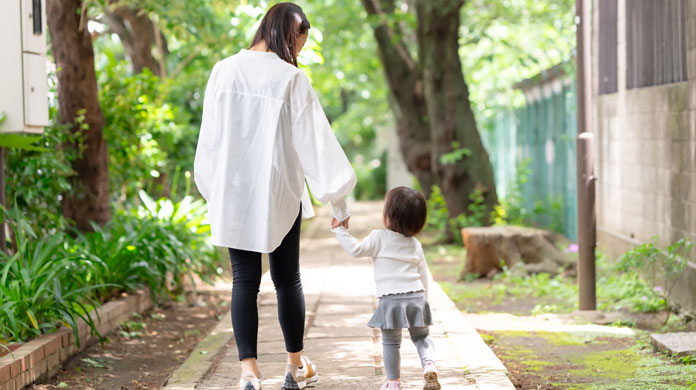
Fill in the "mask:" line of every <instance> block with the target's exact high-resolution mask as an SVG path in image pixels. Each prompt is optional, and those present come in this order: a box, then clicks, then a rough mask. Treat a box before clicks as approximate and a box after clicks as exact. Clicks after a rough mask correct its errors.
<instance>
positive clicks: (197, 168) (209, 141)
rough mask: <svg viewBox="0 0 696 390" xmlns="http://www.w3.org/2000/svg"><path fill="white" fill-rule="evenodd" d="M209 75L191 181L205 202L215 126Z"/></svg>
mask: <svg viewBox="0 0 696 390" xmlns="http://www.w3.org/2000/svg"><path fill="white" fill-rule="evenodd" d="M214 73H215V69H214V68H213V72H212V73H211V75H210V79H209V80H208V85H207V86H206V88H205V95H204V96H203V117H202V119H201V131H200V133H199V135H198V146H197V147H196V157H195V158H194V162H193V180H194V181H195V182H196V187H198V192H200V193H201V195H202V196H203V198H204V199H205V200H206V201H207V200H209V199H210V180H211V175H212V168H213V167H212V164H213V162H212V149H213V142H214V141H213V139H214V130H215V129H214V124H215V104H214V101H215V92H214V88H213V75H214Z"/></svg>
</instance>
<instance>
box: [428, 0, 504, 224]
mask: <svg viewBox="0 0 696 390" xmlns="http://www.w3.org/2000/svg"><path fill="white" fill-rule="evenodd" d="M463 4H464V2H463V0H418V1H416V13H417V15H418V32H417V35H418V48H419V59H420V62H421V67H422V69H423V85H424V91H425V101H426V104H427V111H428V119H429V125H430V140H431V145H432V150H431V153H432V158H431V161H432V168H433V173H434V175H435V176H436V177H437V178H438V182H439V184H440V188H441V190H442V194H443V196H444V198H445V201H446V202H447V207H448V209H449V213H450V217H456V216H458V215H460V214H462V213H468V212H469V208H468V207H469V205H470V203H471V200H470V195H471V194H473V193H475V192H476V191H480V192H481V194H482V195H483V197H484V204H485V206H486V208H487V210H488V211H492V210H493V208H494V207H495V205H496V204H497V202H498V197H497V195H496V191H495V182H494V178H493V169H492V167H491V164H490V161H489V158H488V153H487V152H486V150H485V148H484V147H483V143H482V142H481V137H480V136H479V133H478V129H477V127H476V119H475V117H474V113H473V111H472V109H471V103H470V101H469V89H468V86H467V84H466V81H465V80H464V75H463V73H462V64H461V61H460V59H459V27H460V10H461V7H462V5H463ZM460 148H466V149H467V152H466V153H464V154H463V156H462V158H461V159H460V160H459V161H457V162H455V163H449V164H443V163H442V162H441V157H442V156H443V155H445V154H447V153H450V152H452V151H453V150H455V149H460ZM489 214H490V213H486V220H485V221H483V222H484V223H488V222H489V221H488V220H487V219H488V215H489Z"/></svg>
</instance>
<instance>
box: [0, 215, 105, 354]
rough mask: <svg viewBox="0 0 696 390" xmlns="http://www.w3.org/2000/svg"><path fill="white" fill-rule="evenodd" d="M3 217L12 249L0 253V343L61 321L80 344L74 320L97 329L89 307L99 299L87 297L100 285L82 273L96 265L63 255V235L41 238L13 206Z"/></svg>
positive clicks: (42, 330)
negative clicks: (7, 218) (11, 237)
mask: <svg viewBox="0 0 696 390" xmlns="http://www.w3.org/2000/svg"><path fill="white" fill-rule="evenodd" d="M8 216H10V217H12V221H13V223H12V225H13V231H14V237H15V240H16V241H15V243H16V248H17V250H16V252H15V253H14V254H7V253H5V252H0V302H2V305H1V306H0V342H2V343H7V342H8V341H26V340H28V339H30V338H32V337H35V336H38V335H40V334H41V333H45V332H49V331H51V330H54V329H55V328H57V327H58V326H59V325H60V324H63V325H65V326H68V327H70V328H71V329H72V330H73V334H74V335H75V340H76V342H77V344H78V346H79V343H80V340H79V337H78V334H77V326H76V323H77V321H78V319H80V318H81V319H83V320H84V321H85V322H87V324H89V326H90V327H91V329H92V332H96V330H95V326H94V321H93V319H92V314H90V310H91V309H92V308H94V307H96V306H97V305H98V302H96V301H95V300H94V299H93V298H92V297H91V296H92V292H93V290H95V289H97V288H99V287H100V286H98V285H94V284H89V283H87V280H86V279H85V278H88V274H89V272H90V271H91V270H93V269H94V268H95V267H97V266H99V264H95V263H94V262H92V261H91V260H90V259H88V258H85V257H81V256H79V255H70V254H68V253H67V252H66V251H65V250H64V249H65V248H64V243H65V242H66V241H68V238H67V237H66V236H65V234H63V233H57V234H54V235H52V236H50V237H49V238H46V239H42V240H40V239H38V238H37V236H36V235H35V234H34V232H33V230H32V229H31V227H30V226H29V224H27V223H26V222H24V220H23V219H22V217H21V213H20V212H19V211H18V210H16V209H14V210H9V211H8ZM85 271H87V272H85Z"/></svg>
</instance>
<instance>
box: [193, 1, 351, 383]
mask: <svg viewBox="0 0 696 390" xmlns="http://www.w3.org/2000/svg"><path fill="white" fill-rule="evenodd" d="M309 28H310V24H309V21H307V18H306V16H305V15H304V13H303V12H302V9H301V8H300V7H299V6H297V5H295V4H292V3H280V4H276V5H275V6H273V7H272V8H271V9H270V10H268V12H267V14H266V15H265V16H264V18H263V20H262V21H261V25H260V27H259V29H258V31H257V32H256V36H255V37H254V40H253V42H252V44H251V47H250V48H249V50H241V51H240V52H239V53H238V54H236V55H233V56H231V57H229V58H227V59H225V60H222V61H221V62H219V63H218V64H216V65H215V67H214V68H213V71H212V73H211V75H210V79H209V81H208V86H207V88H206V92H205V99H204V103H203V120H202V124H201V132H200V136H199V139H198V148H197V150H196V159H195V164H194V177H195V181H196V185H197V186H198V189H199V191H200V193H201V195H203V197H204V198H205V199H206V200H207V202H208V208H209V213H208V215H209V219H210V227H211V233H212V241H213V243H214V244H215V245H218V246H223V247H227V248H229V253H230V260H231V262H232V273H233V283H234V284H233V288H232V325H233V327H234V336H235V340H236V341H237V348H238V352H239V359H240V361H241V363H242V374H241V379H240V382H239V388H240V389H242V390H257V389H260V388H261V380H260V378H261V373H260V372H259V369H258V366H257V364H256V358H257V351H256V344H257V333H258V312H257V305H256V300H257V296H258V292H259V285H260V282H261V253H268V254H269V262H270V272H271V276H272V279H273V283H274V285H275V289H276V295H277V298H278V317H279V322H280V325H281V328H282V331H283V337H284V339H285V348H286V350H287V353H288V359H287V360H288V363H287V366H286V370H285V371H286V372H285V383H284V384H283V387H282V388H283V389H298V388H299V389H302V388H304V387H305V386H306V385H307V383H310V382H313V381H316V380H317V371H316V367H315V365H314V364H312V363H311V362H310V361H309V359H308V358H307V357H305V356H302V354H301V352H302V349H303V335H304V323H305V302H304V293H303V291H302V283H301V280H300V267H299V252H300V250H299V240H300V222H301V219H302V218H309V217H311V216H313V215H314V213H313V210H312V206H311V202H310V199H309V195H308V192H307V188H306V186H305V180H306V182H307V184H309V187H310V188H311V190H312V193H313V195H314V196H315V197H316V198H317V199H318V200H319V201H321V202H331V204H332V206H333V212H334V219H333V220H332V224H333V225H334V226H338V225H339V224H340V225H344V226H347V225H348V220H349V217H350V214H349V212H348V208H347V206H346V201H345V196H346V195H347V194H348V193H349V192H350V191H351V190H352V189H353V187H354V186H355V183H356V177H355V172H354V171H353V169H352V168H351V166H350V163H349V162H348V159H347V158H346V156H345V153H344V152H343V150H342V149H341V146H340V145H339V143H338V141H337V140H336V137H335V135H334V134H333V131H332V130H331V127H330V125H329V123H328V121H327V119H326V115H325V114H324V112H323V110H322V108H321V105H320V104H319V101H318V100H317V97H316V94H315V93H314V91H313V89H312V87H311V85H310V83H309V80H308V79H307V77H306V76H305V74H304V73H303V72H302V71H301V70H299V69H298V68H297V56H298V54H299V52H300V50H302V47H303V46H304V44H305V42H306V41H307V36H308V32H309Z"/></svg>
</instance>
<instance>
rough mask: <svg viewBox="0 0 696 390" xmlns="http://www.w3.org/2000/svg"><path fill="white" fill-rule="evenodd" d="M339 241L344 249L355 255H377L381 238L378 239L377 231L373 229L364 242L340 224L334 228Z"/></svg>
mask: <svg viewBox="0 0 696 390" xmlns="http://www.w3.org/2000/svg"><path fill="white" fill-rule="evenodd" d="M333 232H334V233H335V234H336V238H337V239H338V242H339V243H340V244H341V246H342V247H343V249H345V250H346V252H348V254H350V255H351V256H353V257H375V256H377V252H378V249H379V248H378V244H379V240H378V239H377V231H376V230H373V231H372V232H371V233H370V234H369V235H368V236H367V237H365V239H364V240H362V242H358V240H357V239H356V238H355V237H353V236H352V235H351V234H350V233H349V232H348V230H346V228H344V227H343V226H339V227H337V228H336V229H333Z"/></svg>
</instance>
